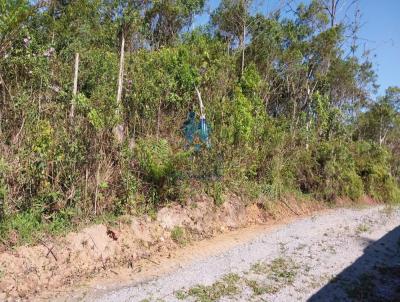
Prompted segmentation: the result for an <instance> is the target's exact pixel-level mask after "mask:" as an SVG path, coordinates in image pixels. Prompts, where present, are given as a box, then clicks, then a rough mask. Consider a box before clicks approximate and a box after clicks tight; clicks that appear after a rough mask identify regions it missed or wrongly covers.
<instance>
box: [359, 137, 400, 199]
mask: <svg viewBox="0 0 400 302" xmlns="http://www.w3.org/2000/svg"><path fill="white" fill-rule="evenodd" d="M390 156H391V155H390V153H389V152H388V150H387V149H386V148H384V147H380V146H378V145H376V144H374V143H367V142H364V143H361V144H359V145H358V146H357V156H356V164H357V170H358V174H359V175H360V176H361V177H362V179H363V181H364V186H365V192H366V193H367V194H369V195H370V196H372V197H373V198H375V199H376V200H380V201H385V202H400V194H399V193H400V191H399V187H398V184H397V183H396V180H395V179H394V178H393V176H392V175H391V171H390V165H389V160H390Z"/></svg>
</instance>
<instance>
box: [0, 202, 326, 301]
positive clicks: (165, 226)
mask: <svg viewBox="0 0 400 302" xmlns="http://www.w3.org/2000/svg"><path fill="white" fill-rule="evenodd" d="M225 199H226V200H227V201H226V202H225V203H223V204H222V205H220V206H216V205H215V202H214V200H213V199H212V198H210V197H206V196H197V197H195V198H192V199H191V200H189V202H188V204H187V206H185V207H182V206H181V205H179V204H176V203H173V204H170V205H169V206H167V207H164V208H162V209H160V210H159V212H158V213H157V216H156V217H155V218H153V219H152V218H150V217H149V216H142V217H136V218H135V217H128V216H126V217H123V218H121V219H120V220H119V222H118V223H116V224H114V225H108V226H106V225H93V226H90V227H88V228H85V229H83V230H82V231H80V232H78V233H70V234H68V235H67V236H65V237H61V238H56V239H52V240H42V241H41V244H40V245H37V246H33V247H30V246H21V247H18V248H15V249H11V250H8V251H5V252H3V253H2V254H0V267H1V271H2V276H1V279H0V290H1V295H2V296H1V298H2V299H3V300H4V299H9V300H10V301H13V300H15V299H27V300H29V299H32V297H34V296H36V295H38V294H40V293H41V292H44V291H50V292H57V289H60V288H64V287H68V286H72V285H74V286H76V285H77V284H80V283H82V282H83V281H84V280H88V279H90V278H91V277H93V276H95V275H98V274H101V273H104V272H109V273H110V272H111V271H112V269H113V268H116V267H125V268H129V269H131V270H132V273H133V274H135V272H137V270H138V266H137V264H138V262H139V261H140V260H143V259H150V257H151V256H152V255H161V256H162V255H164V256H168V254H169V253H170V251H171V250H174V249H176V248H178V247H181V246H183V245H186V244H188V243H189V242H191V241H196V240H201V239H203V238H208V237H212V236H213V235H215V234H217V233H220V232H224V231H227V230H232V229H237V228H242V227H244V226H247V225H251V224H260V223H265V222H268V221H276V220H279V219H284V218H288V217H291V216H296V215H295V214H294V212H296V213H301V214H309V213H311V212H313V211H316V210H321V209H323V208H324V205H323V203H318V202H315V201H305V200H304V201H299V200H295V199H291V200H288V201H287V202H286V203H285V204H283V203H270V204H268V203H267V204H266V203H259V204H257V203H253V204H250V205H247V206H246V205H245V203H244V202H243V200H241V199H240V198H238V197H237V196H234V195H231V196H226V197H225ZM149 261H151V260H149Z"/></svg>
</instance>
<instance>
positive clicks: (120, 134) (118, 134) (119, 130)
mask: <svg viewBox="0 0 400 302" xmlns="http://www.w3.org/2000/svg"><path fill="white" fill-rule="evenodd" d="M124 55H125V36H124V34H123V33H122V40H121V56H120V60H119V73H118V90H117V110H116V115H117V116H119V115H120V113H121V99H122V84H123V80H124ZM113 132H114V136H115V138H116V139H117V141H118V142H119V143H122V141H123V140H124V125H123V124H119V125H116V126H115V127H114V129H113Z"/></svg>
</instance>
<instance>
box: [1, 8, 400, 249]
mask: <svg viewBox="0 0 400 302" xmlns="http://www.w3.org/2000/svg"><path fill="white" fill-rule="evenodd" d="M117 2H118V1H117ZM117 2H115V1H82V0H78V1H67V2H65V1H56V2H54V1H50V2H46V1H45V2H43V3H42V4H41V5H42V6H41V7H40V9H38V8H37V7H36V6H35V5H36V4H35V3H34V2H32V1H20V0H13V1H4V0H3V1H1V0H0V63H1V64H0V107H1V119H0V153H1V160H0V218H1V221H0V229H1V232H2V234H4V236H5V237H4V238H10V240H11V239H12V238H14V237H15V238H17V239H16V240H15V244H19V243H23V242H30V241H32V240H33V239H34V238H33V237H35V233H38V232H39V233H40V232H50V233H53V234H58V233H63V232H64V231H65V230H68V229H70V228H72V227H73V226H74V225H76V224H79V223H80V222H82V221H84V222H87V221H93V220H96V219H98V218H99V217H115V216H116V215H122V214H127V213H128V214H129V213H134V214H141V213H144V212H145V213H147V214H149V215H150V216H152V217H153V216H155V214H156V210H157V207H158V206H159V205H161V204H164V203H165V202H168V201H176V202H182V203H184V202H185V199H186V198H187V196H190V195H193V194H196V193H199V192H206V194H209V195H211V196H212V197H213V198H214V201H215V204H216V205H220V204H222V203H223V194H224V192H234V193H237V194H238V195H241V196H242V197H245V198H243V199H248V200H250V199H256V198H265V199H268V200H269V201H274V200H279V199H284V198H286V197H287V195H294V196H302V194H305V195H307V196H310V197H313V198H316V199H323V200H327V201H330V202H332V201H334V200H336V199H338V198H350V199H352V200H357V199H359V198H360V196H362V195H364V194H368V195H370V196H371V197H373V198H375V199H376V200H380V201H384V202H397V201H399V199H400V197H399V196H400V193H399V182H400V160H399V156H398V154H399V153H400V139H399V138H400V116H399V114H400V113H399V99H400V97H399V95H400V93H399V88H397V87H390V88H388V89H387V91H386V94H385V95H384V96H382V97H379V98H378V99H377V100H375V101H373V102H370V103H369V100H371V99H372V97H371V91H373V87H374V85H375V80H376V75H375V73H374V68H373V65H372V64H371V62H370V60H369V59H368V58H367V59H364V58H357V57H356V56H345V53H346V51H345V49H344V48H343V45H346V43H345V42H346V36H347V33H348V32H347V28H349V27H348V24H336V25H335V26H332V24H331V22H332V20H331V16H330V15H329V12H327V10H326V7H325V6H324V5H322V2H321V1H319V0H318V1H311V2H310V3H308V4H301V5H300V6H299V7H298V8H297V10H296V14H293V15H290V16H289V15H283V14H280V12H276V13H274V14H272V15H268V16H265V15H263V14H261V13H259V12H257V11H254V9H253V5H252V1H221V2H220V3H219V5H218V7H217V8H216V9H215V11H214V12H212V13H211V20H210V24H208V25H207V26H203V27H197V28H192V27H191V25H192V20H193V17H194V16H195V15H196V14H199V13H201V12H203V9H204V6H205V1H204V0H190V1H158V0H152V1H125V0H123V1H119V2H118V3H117ZM250 8H251V9H250ZM122 36H123V37H124V38H125V52H124V53H125V62H124V70H123V81H122V84H123V85H122V86H123V87H122V100H121V104H117V101H116V95H117V86H118V77H119V69H120V66H119V65H120V54H121V53H120V51H121V49H120V47H121V40H122V39H121V38H122ZM352 47H353V48H356V47H357V45H353V46H352ZM76 52H78V53H79V55H80V64H79V73H78V94H77V95H76V96H73V95H72V91H73V78H74V77H73V71H74V57H75V53H76ZM243 53H244V61H242V55H243ZM242 63H243V64H244V66H242ZM242 67H243V69H242ZM195 87H198V89H199V90H200V92H201V95H202V98H203V102H204V105H205V115H206V118H207V123H208V124H209V125H210V128H211V130H212V131H211V134H210V135H211V148H210V149H208V148H203V149H201V150H199V151H194V150H185V142H184V137H183V135H182V128H181V126H182V123H183V122H184V120H185V119H186V117H187V114H188V111H189V110H193V111H194V112H195V113H196V115H197V116H196V117H198V115H199V114H200V110H199V102H198V99H197V95H196V93H195V89H194V88H195ZM367 100H368V101H367ZM72 104H74V105H75V114H74V116H73V117H72V116H71V117H70V110H71V105H72ZM117 109H118V110H117ZM117 125H118V126H119V127H116V126H117ZM119 130H121V131H119ZM117 134H118V135H117ZM116 138H117V139H116ZM121 140H122V141H121Z"/></svg>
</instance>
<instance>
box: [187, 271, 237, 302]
mask: <svg viewBox="0 0 400 302" xmlns="http://www.w3.org/2000/svg"><path fill="white" fill-rule="evenodd" d="M239 280H240V277H239V276H238V275H237V274H228V275H225V276H224V277H223V278H222V279H221V280H218V281H216V282H214V283H213V284H212V285H209V286H205V285H196V286H194V287H192V288H190V289H189V290H188V291H187V292H183V293H180V296H181V297H183V296H184V295H186V296H185V297H187V296H192V297H193V298H194V299H195V301H198V302H214V301H218V300H219V299H221V298H222V297H231V296H233V295H235V294H237V293H238V292H239V288H238V284H237V283H238V282H239Z"/></svg>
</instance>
